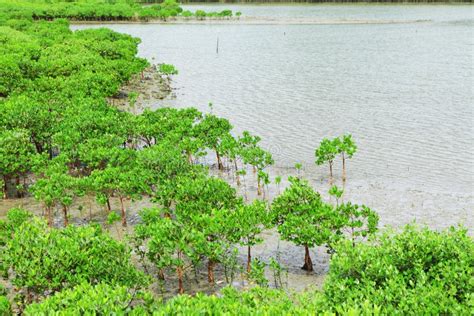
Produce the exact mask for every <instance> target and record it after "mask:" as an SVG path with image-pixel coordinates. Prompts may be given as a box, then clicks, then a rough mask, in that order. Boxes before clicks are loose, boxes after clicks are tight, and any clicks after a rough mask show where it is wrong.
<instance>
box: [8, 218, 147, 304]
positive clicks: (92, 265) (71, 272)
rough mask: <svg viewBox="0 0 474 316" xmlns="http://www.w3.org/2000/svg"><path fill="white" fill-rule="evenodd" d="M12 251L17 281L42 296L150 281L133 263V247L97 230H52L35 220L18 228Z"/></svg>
mask: <svg viewBox="0 0 474 316" xmlns="http://www.w3.org/2000/svg"><path fill="white" fill-rule="evenodd" d="M6 248H7V249H8V251H7V252H6V253H4V254H3V255H2V256H3V257H4V261H5V263H6V265H7V266H8V267H9V268H10V269H12V271H13V273H14V276H13V279H12V283H13V284H14V285H15V286H16V287H19V288H26V289H27V290H28V291H30V293H35V294H37V295H42V294H43V292H44V291H45V290H49V291H60V290H61V289H63V288H70V287H73V286H75V285H78V284H80V283H82V282H90V283H100V282H107V283H110V284H121V285H127V286H142V285H144V284H146V283H147V278H146V277H145V276H144V275H143V274H142V273H141V272H140V271H138V270H136V269H135V267H134V266H133V265H132V263H131V262H130V253H129V251H128V249H127V248H126V247H125V246H124V245H123V244H121V243H119V242H117V241H115V240H113V239H112V238H110V237H109V236H107V235H105V234H104V233H103V232H102V231H101V230H100V228H98V227H95V226H86V227H75V226H68V227H67V228H64V229H52V230H47V228H46V226H45V223H44V222H42V221H40V220H38V219H35V220H33V221H28V222H25V223H23V224H22V225H21V226H20V227H19V228H17V229H15V231H14V238H12V239H10V240H8V241H7V245H6Z"/></svg>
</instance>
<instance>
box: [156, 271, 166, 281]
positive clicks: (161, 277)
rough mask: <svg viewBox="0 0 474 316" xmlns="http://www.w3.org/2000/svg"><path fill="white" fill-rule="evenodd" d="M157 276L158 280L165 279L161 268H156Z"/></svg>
mask: <svg viewBox="0 0 474 316" xmlns="http://www.w3.org/2000/svg"><path fill="white" fill-rule="evenodd" d="M158 278H160V280H164V279H165V273H164V272H163V269H160V270H158Z"/></svg>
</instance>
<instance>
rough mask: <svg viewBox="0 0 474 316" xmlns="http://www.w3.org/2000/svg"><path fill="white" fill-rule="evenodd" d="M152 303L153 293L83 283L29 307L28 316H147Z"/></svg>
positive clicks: (26, 313)
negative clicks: (144, 314) (129, 315)
mask: <svg viewBox="0 0 474 316" xmlns="http://www.w3.org/2000/svg"><path fill="white" fill-rule="evenodd" d="M151 301H152V297H151V294H150V293H147V292H142V291H136V290H129V289H128V288H127V287H124V286H120V285H115V286H113V285H109V284H105V283H99V284H97V285H94V286H92V285H90V284H89V283H81V284H79V285H77V286H76V287H74V288H73V289H67V290H64V291H62V292H59V293H56V294H55V295H54V296H51V297H49V298H47V299H45V300H43V301H42V302H40V303H36V304H31V305H29V306H28V307H27V308H26V309H25V312H24V315H51V314H54V315H79V314H80V315H112V314H113V315H116V314H119V315H123V314H129V313H131V312H132V311H133V313H136V315H139V314H143V313H146V311H147V305H148V304H149V302H151ZM132 303H133V305H132ZM134 305H139V306H134Z"/></svg>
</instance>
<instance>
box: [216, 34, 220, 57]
mask: <svg viewBox="0 0 474 316" xmlns="http://www.w3.org/2000/svg"><path fill="white" fill-rule="evenodd" d="M216 54H219V36H218V37H217V44H216Z"/></svg>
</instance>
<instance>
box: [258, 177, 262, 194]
mask: <svg viewBox="0 0 474 316" xmlns="http://www.w3.org/2000/svg"><path fill="white" fill-rule="evenodd" d="M257 195H262V185H261V184H260V178H258V179H257Z"/></svg>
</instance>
